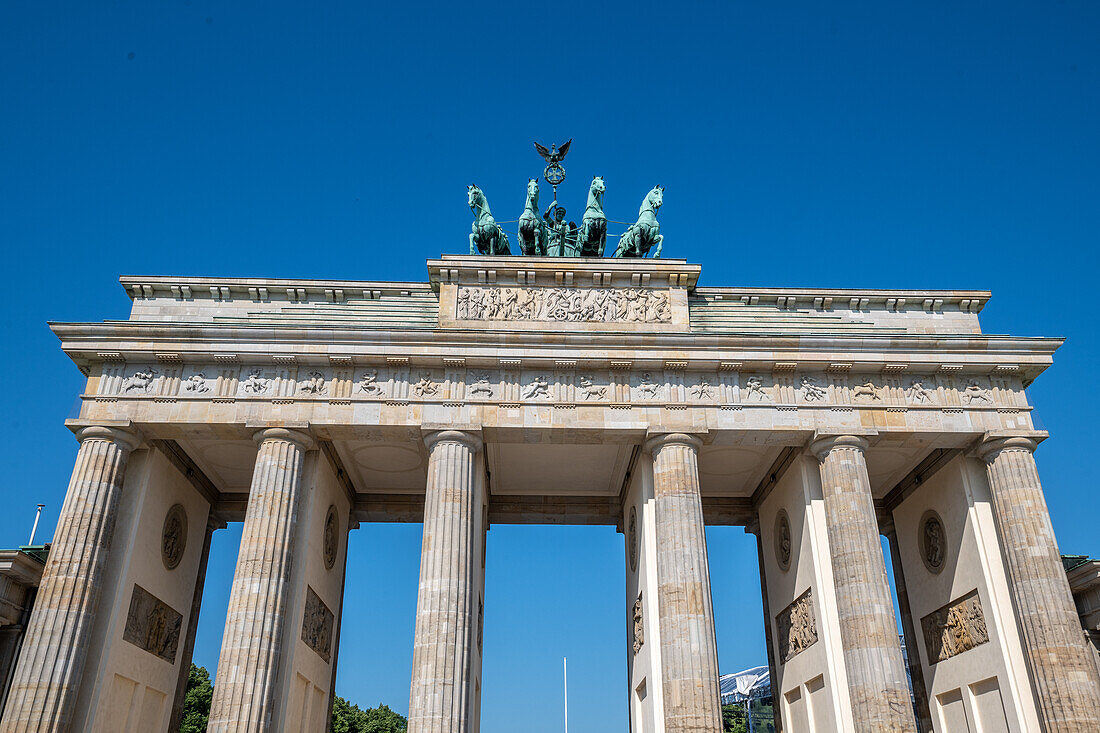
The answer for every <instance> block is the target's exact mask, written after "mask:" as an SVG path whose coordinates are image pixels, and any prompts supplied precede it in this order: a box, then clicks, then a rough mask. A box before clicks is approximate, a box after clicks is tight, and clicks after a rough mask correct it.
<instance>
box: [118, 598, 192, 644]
mask: <svg viewBox="0 0 1100 733" xmlns="http://www.w3.org/2000/svg"><path fill="white" fill-rule="evenodd" d="M182 625H183V615H182V614H180V613H179V612H178V611H176V610H175V609H174V608H172V607H171V606H169V605H168V604H167V603H165V602H164V601H162V600H160V599H159V598H157V597H156V596H154V595H153V594H152V593H150V592H149V591H147V590H145V589H144V588H142V587H141V586H140V585H136V584H135V585H134V593H133V595H132V596H130V610H129V611H128V612H127V614H126V627H125V628H124V629H123V631H122V638H123V640H124V641H128V642H130V643H131V644H133V645H134V646H136V647H138V648H139V649H144V650H145V651H147V652H149V653H150V654H155V655H156V656H158V657H160V658H161V659H163V660H164V661H166V662H168V663H170V664H175V662H176V650H177V649H178V648H179V641H180V628H181V626H182Z"/></svg>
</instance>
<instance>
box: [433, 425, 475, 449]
mask: <svg viewBox="0 0 1100 733" xmlns="http://www.w3.org/2000/svg"><path fill="white" fill-rule="evenodd" d="M480 432H481V431H478V432H474V431H472V430H431V431H426V432H425V433H424V445H425V446H427V448H428V450H431V449H432V448H433V447H435V446H436V445H437V444H439V443H459V444H461V445H464V446H466V447H467V448H469V449H470V450H472V451H474V452H477V451H479V450H481V446H482V440H481V436H480V435H479V434H478V433H480Z"/></svg>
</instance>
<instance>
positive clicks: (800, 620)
mask: <svg viewBox="0 0 1100 733" xmlns="http://www.w3.org/2000/svg"><path fill="white" fill-rule="evenodd" d="M811 591H812V589H811V588H807V589H806V592H805V593H803V594H802V595H800V596H799V597H798V598H796V599H795V601H794V603H792V604H791V605H789V606H787V607H786V608H785V609H783V611H782V613H780V614H779V615H778V616H776V617H775V625H776V631H777V632H778V634H779V639H778V641H779V661H780V662H781V663H782V664H786V663H787V660H788V659H790V658H791V657H793V656H795V655H796V654H798V653H799V652H802V651H805V650H806V649H808V648H810V647H811V646H813V645H814V644H816V643H817V618H816V615H815V614H814V599H813V595H812V592H811Z"/></svg>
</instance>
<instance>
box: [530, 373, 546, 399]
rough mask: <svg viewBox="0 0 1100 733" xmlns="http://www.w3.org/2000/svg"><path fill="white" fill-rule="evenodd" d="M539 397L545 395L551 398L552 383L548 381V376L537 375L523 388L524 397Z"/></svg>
mask: <svg viewBox="0 0 1100 733" xmlns="http://www.w3.org/2000/svg"><path fill="white" fill-rule="evenodd" d="M539 397H545V398H546V399H550V383H549V382H547V381H546V377H543V376H541V375H540V376H537V377H535V378H534V379H533V380H531V383H530V384H528V385H527V386H526V387H524V388H523V399H525V400H532V399H538V398H539Z"/></svg>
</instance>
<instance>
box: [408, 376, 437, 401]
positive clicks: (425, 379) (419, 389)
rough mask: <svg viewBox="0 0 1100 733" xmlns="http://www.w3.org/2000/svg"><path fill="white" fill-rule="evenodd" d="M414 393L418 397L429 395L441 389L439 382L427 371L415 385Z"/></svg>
mask: <svg viewBox="0 0 1100 733" xmlns="http://www.w3.org/2000/svg"><path fill="white" fill-rule="evenodd" d="M412 390H413V394H414V395H416V396H417V397H428V396H431V395H434V394H436V393H437V392H438V391H439V384H438V383H437V382H434V381H432V375H431V374H429V373H427V372H425V373H423V374H421V375H420V380H419V381H418V382H417V383H416V384H414V385H413V388H412Z"/></svg>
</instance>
